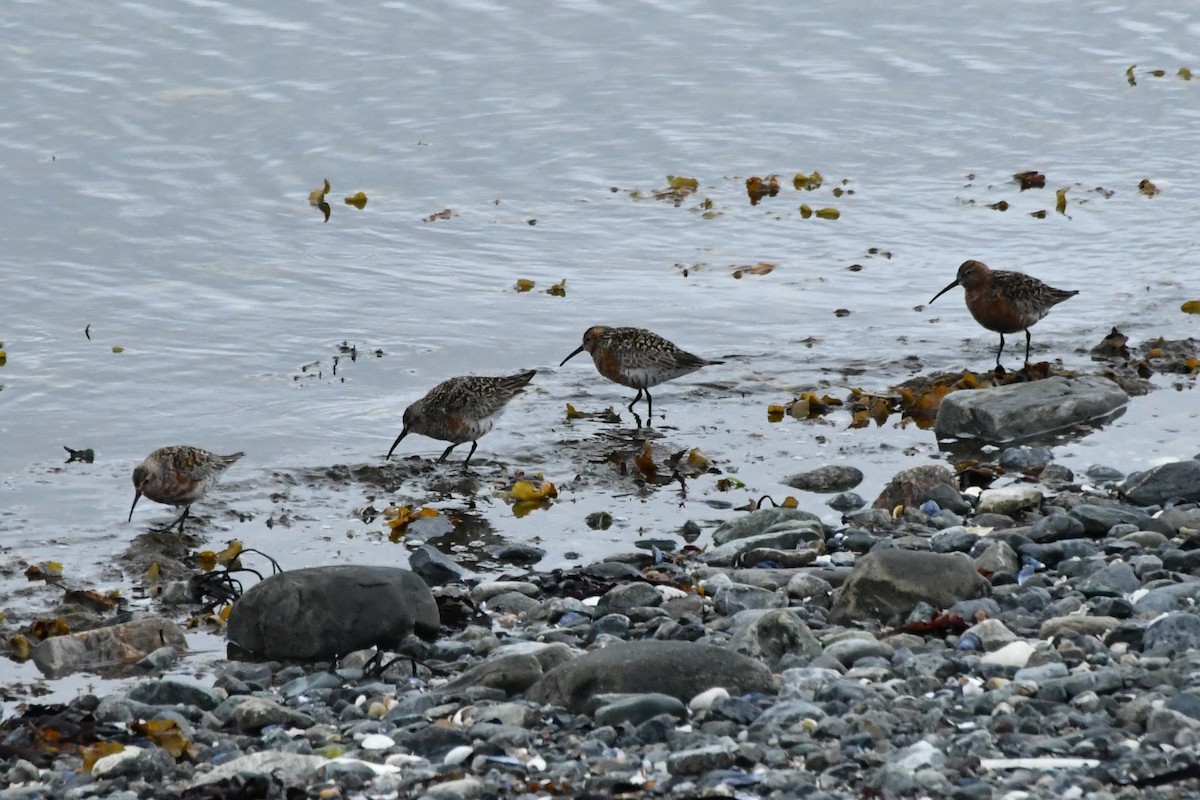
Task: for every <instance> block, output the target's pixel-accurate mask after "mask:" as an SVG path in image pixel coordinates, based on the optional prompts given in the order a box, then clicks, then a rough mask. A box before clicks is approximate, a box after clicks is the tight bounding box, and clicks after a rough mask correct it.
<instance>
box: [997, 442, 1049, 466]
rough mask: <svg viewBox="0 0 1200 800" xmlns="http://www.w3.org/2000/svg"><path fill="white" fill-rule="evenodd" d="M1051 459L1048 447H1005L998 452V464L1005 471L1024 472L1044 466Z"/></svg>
mask: <svg viewBox="0 0 1200 800" xmlns="http://www.w3.org/2000/svg"><path fill="white" fill-rule="evenodd" d="M1053 457H1054V456H1053V455H1052V454H1051V452H1050V448H1049V447H1006V448H1005V449H1004V450H1002V451H1000V458H999V464H1000V466H1002V467H1004V469H1007V470H1015V471H1017V472H1026V471H1028V470H1031V469H1036V468H1037V467H1044V466H1046V465H1047V464H1049V463H1050V460H1051V459H1052V458H1053Z"/></svg>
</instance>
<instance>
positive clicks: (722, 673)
mask: <svg viewBox="0 0 1200 800" xmlns="http://www.w3.org/2000/svg"><path fill="white" fill-rule="evenodd" d="M715 686H721V687H724V688H725V689H727V690H729V692H730V694H746V693H749V692H769V693H774V691H775V682H774V678H773V677H772V675H771V673H770V672H769V671H768V670H767V668H766V667H764V666H763V665H762V664H760V663H758V662H757V661H754V660H753V659H751V658H747V657H746V656H744V655H741V654H740V653H735V652H733V651H732V650H726V649H725V648H723V647H714V646H712V645H704V644H697V643H695V642H676V641H637V642H623V643H621V644H614V645H610V646H608V647H605V648H602V649H600V650H593V651H591V652H589V653H585V654H584V655H582V656H579V657H578V658H576V659H574V660H572V661H569V662H567V663H565V664H563V665H561V666H559V667H556V668H554V669H553V670H551V671H550V672H548V673H547V674H546V675H544V676H542V679H541V680H540V681H538V682H537V683H536V684H534V685H533V687H532V688H531V689H530V690H529V692H528V695H527V696H528V699H529V700H531V701H532V702H535V703H550V704H554V705H558V706H563V707H565V708H568V709H571V710H572V711H576V712H577V711H578V710H579V709H581V708H583V706H584V705H585V704H586V703H587V701H588V698H590V697H591V696H592V695H595V694H597V693H602V692H621V693H628V694H644V693H648V692H661V693H663V694H669V695H671V696H672V697H676V698H678V699H680V700H682V701H684V702H687V701H689V700H690V699H691V698H692V697H694V696H695V695H697V694H699V693H700V692H703V691H704V690H706V689H711V688H713V687H715Z"/></svg>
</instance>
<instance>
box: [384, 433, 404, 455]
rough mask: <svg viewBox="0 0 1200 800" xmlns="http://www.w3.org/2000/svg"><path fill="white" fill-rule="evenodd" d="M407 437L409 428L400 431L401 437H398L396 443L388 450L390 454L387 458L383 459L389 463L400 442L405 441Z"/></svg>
mask: <svg viewBox="0 0 1200 800" xmlns="http://www.w3.org/2000/svg"><path fill="white" fill-rule="evenodd" d="M405 436H408V428H405V429H404V430H402V431H400V435H399V436H397V437H396V441H394V442H392V446H391V448H389V449H388V454H387V455H386V456H384V458H383V460H384V461H387V460H389V459H390V458H391V457H392V453H393V452H395V450H396V446H397V445H398V444H400V440H401V439H403V438H404V437H405Z"/></svg>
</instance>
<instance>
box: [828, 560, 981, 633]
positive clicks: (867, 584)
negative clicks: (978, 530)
mask: <svg viewBox="0 0 1200 800" xmlns="http://www.w3.org/2000/svg"><path fill="white" fill-rule="evenodd" d="M990 588H991V586H990V584H989V583H988V582H987V580H986V579H984V577H983V576H982V575H980V574H979V573H978V572H976V570H975V563H974V562H973V561H972V560H971V559H970V558H969V557H968V556H966V555H964V554H962V553H929V552H923V551H916V550H898V549H893V550H879V551H876V552H872V553H867V554H866V555H865V556H863V557H861V558H860V559H858V563H856V564H855V565H854V571H853V572H851V573H850V577H849V578H848V579H847V580H846V584H845V585H844V586H843V587H842V589H841V591H840V592H838V596H837V599H836V600H835V601H834V604H833V609H832V611H831V612H830V620H831V621H832V622H834V623H835V624H838V625H848V624H851V623H854V622H858V621H860V620H863V619H876V620H880V621H883V622H887V621H889V620H895V619H897V618H903V617H905V616H907V615H908V613H909V612H910V611H912V609H913V608H914V607H915V606H916V605H917V603H920V602H926V603H929V604H930V605H932V606H933V607H934V608H949V607H950V606H952V605H954V604H955V603H957V602H958V601H959V600H969V599H972V598H976V597H983V596H985V595H986V594H988V592H989V591H990Z"/></svg>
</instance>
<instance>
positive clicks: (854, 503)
mask: <svg viewBox="0 0 1200 800" xmlns="http://www.w3.org/2000/svg"><path fill="white" fill-rule="evenodd" d="M866 504H867V501H866V500H865V499H863V497H862V495H860V494H858V493H856V492H841V493H839V494H835V495H834V496H833V497H831V498H829V499H828V500H826V501H825V505H827V506H829V507H830V508H832V509H833V510H834V511H854V510H856V509H859V508H862V507H863V506H865V505H866Z"/></svg>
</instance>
